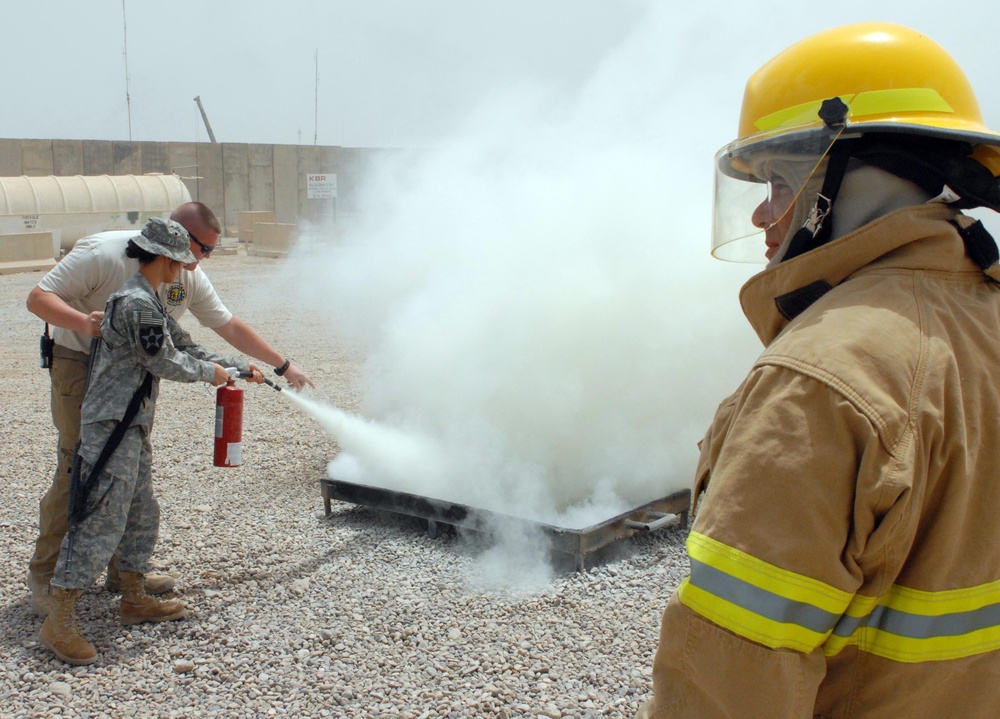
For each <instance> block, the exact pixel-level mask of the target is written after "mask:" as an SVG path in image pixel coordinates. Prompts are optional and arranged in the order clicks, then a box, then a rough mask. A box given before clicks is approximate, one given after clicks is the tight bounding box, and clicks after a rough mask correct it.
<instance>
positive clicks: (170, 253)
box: [132, 217, 197, 265]
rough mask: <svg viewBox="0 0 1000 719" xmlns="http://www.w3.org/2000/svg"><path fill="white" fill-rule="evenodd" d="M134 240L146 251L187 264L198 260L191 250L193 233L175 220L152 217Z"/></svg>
mask: <svg viewBox="0 0 1000 719" xmlns="http://www.w3.org/2000/svg"><path fill="white" fill-rule="evenodd" d="M132 241H133V242H134V243H135V244H137V245H138V246H139V247H141V248H142V249H144V250H145V251H146V252H149V253H152V254H154V255H164V256H165V257H169V258H170V259H172V260H177V261H178V262H183V263H184V264H185V265H189V264H191V263H192V262H196V261H197V258H195V256H194V253H193V252H191V235H189V234H188V231H187V230H185V229H184V226H183V225H181V224H180V223H179V222H175V221H174V220H164V219H163V218H161V217H153V218H150V220H149V222H147V223H146V226H145V227H143V228H142V232H141V233H140V234H138V235H136V236H135V237H133V238H132Z"/></svg>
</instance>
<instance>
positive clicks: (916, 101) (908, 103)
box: [848, 87, 955, 118]
mask: <svg viewBox="0 0 1000 719" xmlns="http://www.w3.org/2000/svg"><path fill="white" fill-rule="evenodd" d="M848 104H849V105H850V106H851V117H852V118H859V117H868V116H869V115H892V114H895V113H898V112H947V113H954V112H955V111H954V110H953V109H952V107H951V105H949V104H948V103H947V102H945V101H944V98H943V97H941V95H940V94H938V91H937V90H933V89H931V88H929V87H910V88H899V89H895V90H872V91H870V92H862V93H859V94H858V95H857V96H856V97H855V98H854V101H853V102H850V103H848Z"/></svg>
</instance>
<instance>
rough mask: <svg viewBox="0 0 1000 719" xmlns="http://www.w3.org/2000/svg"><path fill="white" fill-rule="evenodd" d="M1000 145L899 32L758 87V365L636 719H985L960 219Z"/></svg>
mask: <svg viewBox="0 0 1000 719" xmlns="http://www.w3.org/2000/svg"><path fill="white" fill-rule="evenodd" d="M998 148H1000V134H998V133H996V132H993V131H991V130H989V129H988V128H987V127H986V126H985V125H984V124H983V121H982V117H981V115H980V111H979V107H978V104H977V102H976V98H975V96H974V95H973V92H972V89H971V87H970V86H969V83H968V81H967V80H966V78H965V76H964V74H963V73H962V71H961V70H960V69H959V68H958V66H957V65H956V63H955V61H954V60H953V59H952V58H951V57H950V56H949V55H948V54H947V53H946V52H945V51H944V50H942V49H941V48H940V47H939V46H938V45H937V44H936V43H934V42H933V41H931V40H930V39H928V38H927V37H925V36H923V35H921V34H920V33H917V32H915V31H913V30H910V29H908V28H904V27H900V26H898V25H893V24H888V23H865V24H861V25H850V26H846V27H841V28H835V29H833V30H829V31H826V32H823V33H820V34H818V35H814V36H812V37H810V38H807V39H805V40H803V41H801V42H799V43H797V44H796V45H793V46H792V47H790V48H789V49H787V50H785V51H784V52H782V53H781V54H779V55H778V56H776V57H775V58H774V59H772V60H771V61H770V62H769V63H767V64H766V65H764V67H763V68H761V69H760V70H759V71H758V72H757V73H755V74H754V75H753V76H752V77H751V79H750V81H749V82H748V83H747V87H746V93H745V95H744V101H743V109H742V116H741V120H740V135H739V139H738V140H736V141H734V142H733V143H731V144H730V145H728V146H726V147H725V148H723V149H722V151H720V153H719V154H718V155H717V156H716V169H717V172H718V176H717V182H716V213H717V215H716V221H715V223H714V230H715V236H714V238H713V243H714V245H715V250H714V254H716V255H718V256H721V257H725V258H737V257H740V251H741V242H737V241H736V240H740V239H741V238H742V239H746V238H748V237H750V236H752V235H753V233H754V232H755V231H756V239H755V240H754V241H753V242H751V243H750V248H751V249H750V251H751V252H752V253H756V254H757V255H761V254H763V255H764V257H766V258H767V259H768V260H769V261H770V262H769V265H768V267H767V268H766V269H765V270H763V271H762V272H761V273H759V274H758V275H756V276H754V277H753V278H751V279H750V280H749V281H748V282H747V283H746V285H745V286H744V287H743V290H742V292H741V295H740V300H741V303H742V305H743V309H744V312H745V314H746V315H747V318H748V319H749V320H750V322H751V324H752V325H753V327H754V329H755V330H756V331H757V334H758V336H759V337H760V339H761V341H762V342H763V344H764V346H765V350H764V352H763V354H762V355H761V356H760V358H759V359H758V360H757V361H756V363H755V364H754V366H753V368H752V369H751V371H750V374H749V375H748V376H747V378H746V380H745V381H744V382H743V384H742V386H741V387H740V388H739V389H738V390H737V392H736V393H735V394H733V395H732V396H731V397H730V398H729V399H727V400H726V401H725V402H723V403H722V405H721V406H720V408H719V410H718V412H717V414H716V417H715V420H714V421H713V424H712V426H711V427H710V429H709V431H708V434H707V435H706V437H705V439H704V440H703V441H702V444H701V458H700V462H699V469H698V474H697V476H696V488H695V489H696V496H697V495H698V494H699V493H700V492H701V490H704V495H703V498H702V499H701V501H700V503H699V507H698V512H697V516H696V519H695V521H694V524H693V526H692V530H691V532H690V535H689V538H688V542H687V547H688V554H689V557H690V562H691V574H690V576H689V577H688V578H687V579H686V580H685V581H683V582H682V583H681V586H680V587H679V588H678V590H677V591H676V592H675V593H674V595H673V596H672V597H671V598H670V600H669V602H668V603H667V607H666V610H665V611H664V614H663V620H662V625H661V630H660V641H659V646H658V649H657V652H656V657H655V660H654V662H653V699H652V700H651V701H649V702H647V704H646V705H645V706H644V707H643V708H642V709H641V710H640V712H639V714H638V716H639V717H642V718H643V719H679V718H681V717H684V718H686V719H722V718H726V719H737V718H745V719H760V718H761V717H767V718H768V719H810V718H811V717H818V718H822V719H876V718H879V719H882V718H884V717H905V718H906V719H930V718H932V717H935V718H936V717H945V716H953V717H962V719H991V718H992V717H995V716H997V713H998V711H1000V683H998V682H997V677H1000V549H998V548H1000V522H998V521H997V517H998V516H1000V451H998V448H1000V422H998V421H997V413H998V411H1000V410H998V408H1000V382H998V381H997V376H998V372H1000V283H998V280H1000V266H998V264H997V259H998V251H997V247H996V244H995V242H994V241H993V238H992V237H991V236H990V235H989V233H988V232H987V231H986V230H985V229H984V228H983V226H982V225H981V224H980V223H978V222H976V221H974V220H973V219H972V218H971V217H969V216H967V215H965V214H964V213H963V212H962V210H963V209H969V208H976V207H986V208H989V209H991V210H994V211H1000V185H998V181H997V178H996V175H998V174H1000V149H998ZM754 190H757V192H756V196H754V193H753V191H754ZM741 198H742V199H745V200H746V201H747V203H746V204H744V205H740V204H739V201H740V199H741ZM741 222H742V226H741ZM761 230H763V231H764V238H763V242H762V241H761V239H760V231H761ZM742 244H746V243H742ZM742 256H743V257H744V258H745V257H747V256H748V255H747V254H746V253H744V254H743V255H742Z"/></svg>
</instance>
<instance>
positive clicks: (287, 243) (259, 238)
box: [247, 222, 298, 257]
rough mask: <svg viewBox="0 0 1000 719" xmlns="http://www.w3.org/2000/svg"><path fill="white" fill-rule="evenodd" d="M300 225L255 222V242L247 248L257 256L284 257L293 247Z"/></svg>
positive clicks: (249, 252) (249, 253) (250, 253)
mask: <svg viewBox="0 0 1000 719" xmlns="http://www.w3.org/2000/svg"><path fill="white" fill-rule="evenodd" d="M297 232H298V225H288V224H284V223H280V222H255V223H254V226H253V244H252V245H251V246H250V248H249V249H248V250H247V254H248V255H253V256H255V257H284V256H285V255H287V254H288V251H289V250H291V249H292V243H294V242H295V237H296V234H297Z"/></svg>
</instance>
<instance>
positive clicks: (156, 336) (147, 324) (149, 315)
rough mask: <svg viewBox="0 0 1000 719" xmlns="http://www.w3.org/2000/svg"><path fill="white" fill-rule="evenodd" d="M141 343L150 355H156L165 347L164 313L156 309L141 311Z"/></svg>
mask: <svg viewBox="0 0 1000 719" xmlns="http://www.w3.org/2000/svg"><path fill="white" fill-rule="evenodd" d="M139 343H140V344H141V345H142V348H143V349H144V350H146V354H148V355H151V356H152V355H156V354H157V353H158V352H159V351H160V349H161V348H162V347H163V315H161V314H160V313H159V312H156V311H154V310H142V311H140V312H139Z"/></svg>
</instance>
